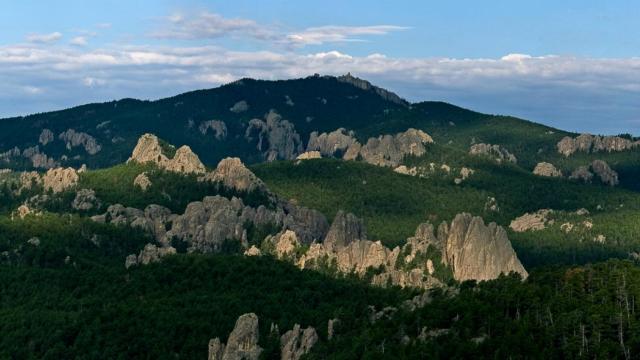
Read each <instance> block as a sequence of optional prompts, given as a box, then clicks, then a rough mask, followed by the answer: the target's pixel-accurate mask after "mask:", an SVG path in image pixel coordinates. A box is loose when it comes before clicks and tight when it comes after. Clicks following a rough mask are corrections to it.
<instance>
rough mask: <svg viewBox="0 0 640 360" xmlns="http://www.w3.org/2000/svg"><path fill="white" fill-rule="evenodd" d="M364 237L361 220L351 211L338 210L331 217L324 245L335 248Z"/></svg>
mask: <svg viewBox="0 0 640 360" xmlns="http://www.w3.org/2000/svg"><path fill="white" fill-rule="evenodd" d="M366 238H367V233H366V230H365V228H364V225H363V223H362V220H360V219H358V218H357V217H356V216H355V215H353V214H351V213H346V214H345V213H344V212H343V211H342V210H340V211H338V213H337V214H336V217H335V218H334V219H333V223H332V224H331V228H329V232H328V233H327V236H326V238H325V239H324V245H325V246H327V247H335V248H337V247H344V246H347V245H349V244H351V243H352V242H354V241H356V240H364V239H366Z"/></svg>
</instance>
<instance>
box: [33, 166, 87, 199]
mask: <svg viewBox="0 0 640 360" xmlns="http://www.w3.org/2000/svg"><path fill="white" fill-rule="evenodd" d="M78 180H79V177H78V173H77V172H76V170H75V169H74V168H70V167H69V168H66V169H64V168H55V169H49V170H48V171H47V173H46V174H45V175H44V176H43V178H42V182H43V184H44V190H45V191H48V190H51V191H53V193H59V192H62V191H64V190H67V189H69V188H72V187H74V186H76V185H77V184H78Z"/></svg>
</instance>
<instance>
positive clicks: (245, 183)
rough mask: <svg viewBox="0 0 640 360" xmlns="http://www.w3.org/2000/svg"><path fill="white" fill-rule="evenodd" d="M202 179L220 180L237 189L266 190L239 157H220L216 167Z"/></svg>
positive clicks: (249, 190) (228, 186) (225, 184)
mask: <svg viewBox="0 0 640 360" xmlns="http://www.w3.org/2000/svg"><path fill="white" fill-rule="evenodd" d="M202 180H206V181H214V182H220V183H222V184H223V185H224V186H225V187H227V188H230V189H236V190H239V191H247V192H251V191H255V190H266V185H265V184H264V183H263V182H262V180H260V179H259V178H258V177H257V176H256V175H255V174H254V173H253V172H251V170H249V169H247V167H246V166H244V164H243V163H242V161H241V160H240V159H239V158H226V159H222V160H221V161H220V162H219V163H218V166H217V167H216V169H215V170H214V171H212V172H210V173H208V174H206V175H205V176H204V177H203V178H202Z"/></svg>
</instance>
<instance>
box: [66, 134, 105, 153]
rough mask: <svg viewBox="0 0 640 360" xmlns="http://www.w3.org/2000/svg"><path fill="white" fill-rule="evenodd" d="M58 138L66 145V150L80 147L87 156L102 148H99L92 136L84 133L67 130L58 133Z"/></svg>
mask: <svg viewBox="0 0 640 360" xmlns="http://www.w3.org/2000/svg"><path fill="white" fill-rule="evenodd" d="M58 138H59V139H60V140H62V141H64V142H65V143H66V146H67V150H71V149H72V148H74V147H78V146H82V147H83V148H84V150H85V151H86V152H87V154H89V155H95V154H97V153H98V152H100V150H102V146H100V144H99V143H98V141H97V140H96V139H95V138H94V137H93V136H91V135H89V134H87V133H85V132H80V131H75V130H74V129H68V130H67V131H64V132H62V133H60V135H58Z"/></svg>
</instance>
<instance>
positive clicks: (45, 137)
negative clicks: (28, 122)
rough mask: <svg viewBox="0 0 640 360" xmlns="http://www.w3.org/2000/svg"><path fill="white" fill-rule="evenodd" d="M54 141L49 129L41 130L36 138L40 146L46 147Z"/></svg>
mask: <svg viewBox="0 0 640 360" xmlns="http://www.w3.org/2000/svg"><path fill="white" fill-rule="evenodd" d="M53 139H54V135H53V132H52V131H51V130H49V129H42V132H41V133H40V136H39V137H38V142H39V143H40V144H42V146H45V145H47V144H48V143H50V142H52V141H53Z"/></svg>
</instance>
